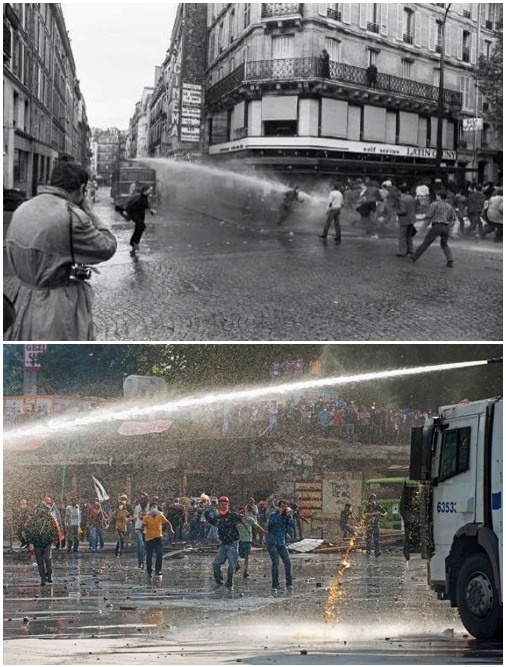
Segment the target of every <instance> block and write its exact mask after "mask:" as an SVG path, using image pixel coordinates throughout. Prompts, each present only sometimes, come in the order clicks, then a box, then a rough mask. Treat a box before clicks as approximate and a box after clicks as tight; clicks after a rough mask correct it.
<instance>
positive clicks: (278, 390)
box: [4, 359, 500, 442]
mask: <svg viewBox="0 0 506 667" xmlns="http://www.w3.org/2000/svg"><path fill="white" fill-rule="evenodd" d="M496 361H500V360H499V359H491V360H480V361H462V362H456V363H448V364H438V365H434V366H417V367H414V368H400V369H395V370H389V371H377V372H372V373H360V374H356V375H342V376H339V377H329V378H321V379H311V380H302V381H299V382H286V383H281V384H276V385H272V384H271V385H268V386H263V387H253V388H246V389H238V390H231V391H223V392H216V393H205V394H202V395H195V396H187V397H184V398H179V399H174V400H171V401H169V402H161V403H153V399H151V400H150V403H149V405H127V406H126V407H123V405H122V406H121V407H118V406H108V407H104V408H99V409H97V410H94V411H93V412H91V413H89V414H86V415H79V416H78V417H72V416H66V417H55V418H53V419H49V420H41V421H39V422H37V424H33V425H31V426H25V427H19V428H14V429H4V442H5V441H9V440H10V439H12V438H24V437H43V436H49V435H54V434H57V433H62V432H71V431H77V430H79V429H80V428H85V427H86V426H92V425H94V424H101V423H104V422H109V421H118V420H125V419H132V418H134V417H137V418H138V417H149V416H150V415H153V414H154V413H167V414H169V413H173V412H177V411H178V410H181V409H184V408H190V407H198V406H206V405H212V404H217V403H218V404H219V403H233V402H238V401H244V400H253V399H258V398H263V397H268V396H271V395H280V394H288V393H290V392H294V391H302V390H305V389H314V388H323V387H337V386H340V385H345V384H352V383H359V382H371V381H374V380H385V379H391V378H396V377H406V376H409V375H420V374H422V373H434V372H438V371H439V372H440V371H447V370H455V369H458V368H469V367H472V366H482V365H485V364H488V363H492V362H496Z"/></svg>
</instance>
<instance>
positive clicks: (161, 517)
mask: <svg viewBox="0 0 506 667" xmlns="http://www.w3.org/2000/svg"><path fill="white" fill-rule="evenodd" d="M142 524H143V526H144V527H145V529H146V572H147V574H148V579H151V577H152V576H153V574H152V573H153V553H155V556H156V558H155V576H157V577H161V576H162V555H163V544H162V531H163V529H164V527H165V526H167V528H168V530H169V533H170V534H171V535H172V537H173V536H174V530H173V529H172V524H171V523H170V521H169V520H168V519H167V518H166V517H165V514H163V512H160V510H159V509H158V503H157V501H154V500H152V501H151V502H150V503H149V511H148V512H147V513H146V514H145V515H144V517H143V519H142Z"/></svg>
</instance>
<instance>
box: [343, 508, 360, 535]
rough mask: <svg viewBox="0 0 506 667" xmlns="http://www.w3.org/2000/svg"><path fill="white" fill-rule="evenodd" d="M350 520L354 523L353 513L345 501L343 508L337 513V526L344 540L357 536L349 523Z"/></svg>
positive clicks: (350, 522)
mask: <svg viewBox="0 0 506 667" xmlns="http://www.w3.org/2000/svg"><path fill="white" fill-rule="evenodd" d="M352 522H353V523H354V524H355V523H356V519H355V517H354V515H353V511H352V509H351V505H350V503H346V504H345V505H344V509H343V510H341V514H340V515H339V528H340V529H341V530H342V531H343V539H344V540H347V539H348V538H350V537H356V536H357V533H356V532H355V529H354V528H353V527H352V525H351V524H352Z"/></svg>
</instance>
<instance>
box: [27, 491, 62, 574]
mask: <svg viewBox="0 0 506 667" xmlns="http://www.w3.org/2000/svg"><path fill="white" fill-rule="evenodd" d="M58 532H59V531H58V524H57V522H56V519H55V517H54V516H53V515H52V514H51V508H50V507H49V505H46V503H43V502H41V503H39V505H38V506H37V509H36V511H35V514H34V516H33V517H31V519H30V520H29V521H28V524H27V526H26V539H27V540H28V543H29V544H32V545H33V547H34V549H35V560H36V562H37V567H38V568H39V575H40V585H41V586H45V585H46V583H47V584H52V583H53V579H52V575H53V567H52V563H51V549H52V546H53V542H56V541H57V540H58Z"/></svg>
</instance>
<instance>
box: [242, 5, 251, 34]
mask: <svg viewBox="0 0 506 667" xmlns="http://www.w3.org/2000/svg"><path fill="white" fill-rule="evenodd" d="M243 21H244V27H245V28H247V27H248V26H249V24H250V21H251V8H250V3H249V2H246V3H245V4H244V13H243Z"/></svg>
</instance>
